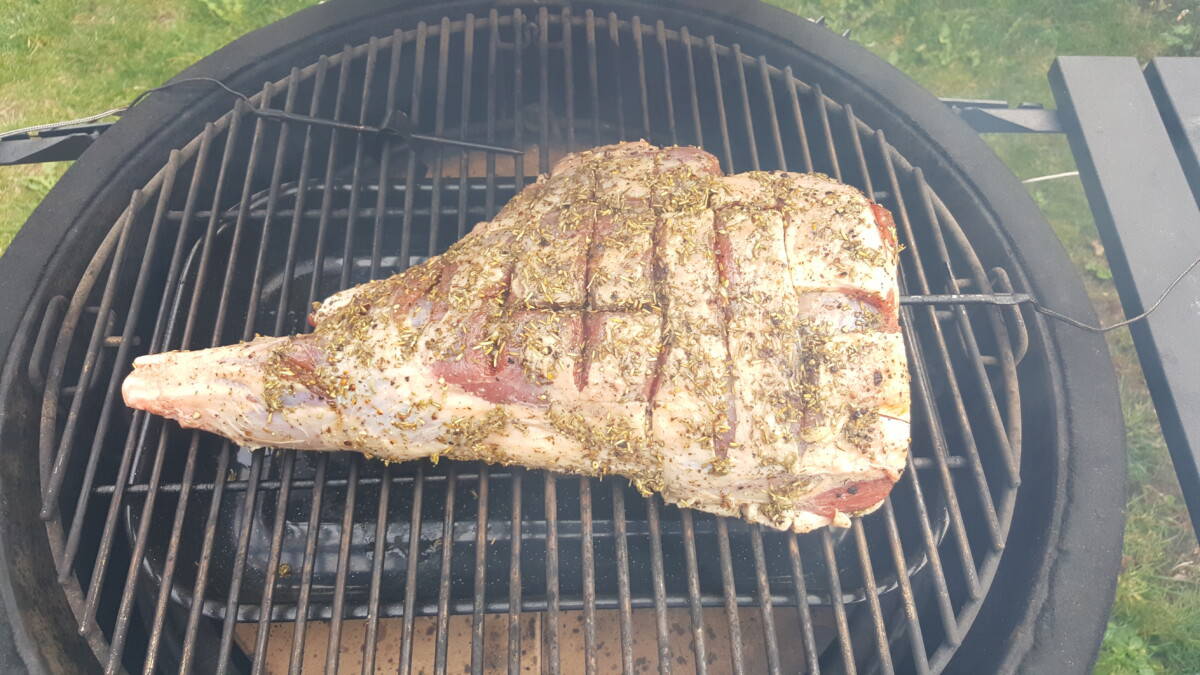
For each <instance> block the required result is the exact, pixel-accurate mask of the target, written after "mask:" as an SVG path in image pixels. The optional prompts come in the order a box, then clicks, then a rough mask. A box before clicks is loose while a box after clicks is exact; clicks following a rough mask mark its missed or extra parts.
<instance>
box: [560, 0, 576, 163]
mask: <svg viewBox="0 0 1200 675" xmlns="http://www.w3.org/2000/svg"><path fill="white" fill-rule="evenodd" d="M559 24H560V25H562V27H563V29H562V59H563V114H564V115H565V116H566V127H567V152H575V150H576V146H575V41H574V38H573V37H572V36H573V35H574V34H575V30H574V21H573V20H572V18H571V8H570V7H563V9H562V14H561V16H560V17H559Z"/></svg>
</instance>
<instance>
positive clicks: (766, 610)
mask: <svg viewBox="0 0 1200 675" xmlns="http://www.w3.org/2000/svg"><path fill="white" fill-rule="evenodd" d="M732 49H733V58H734V61H735V62H736V63H737V75H738V91H739V93H740V94H741V102H742V117H743V119H744V120H745V124H746V137H747V140H748V147H749V148H750V168H751V169H753V170H755V171H758V170H760V169H761V168H762V166H761V165H760V164H759V160H758V148H757V147H756V144H755V138H756V134H755V133H754V121H753V119H752V113H751V110H750V94H749V92H748V90H747V87H746V70H745V66H744V64H743V63H742V50H741V47H740V46H739V45H737V44H736V43H735V44H734V45H733V47H732ZM718 98H723V97H722V96H718ZM776 132H778V129H776ZM776 138H778V136H776ZM750 544H751V549H752V552H753V554H754V577H755V580H756V582H757V588H758V604H759V611H760V612H761V614H762V622H763V636H764V639H763V647H764V648H765V649H766V654H767V669H768V671H769V672H771V673H772V674H773V675H774V674H777V673H779V672H780V665H779V637H778V635H777V634H776V631H775V615H774V609H773V608H772V606H771V585H770V582H769V581H768V579H767V569H766V561H765V557H766V556H765V555H764V553H763V542H762V528H760V527H759V526H758V525H754V526H752V527H751V528H750Z"/></svg>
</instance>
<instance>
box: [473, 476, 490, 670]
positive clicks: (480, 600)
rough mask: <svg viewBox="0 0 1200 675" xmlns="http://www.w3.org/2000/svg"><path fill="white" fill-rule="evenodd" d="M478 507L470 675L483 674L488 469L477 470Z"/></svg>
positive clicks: (476, 515) (476, 513) (476, 514)
mask: <svg viewBox="0 0 1200 675" xmlns="http://www.w3.org/2000/svg"><path fill="white" fill-rule="evenodd" d="M479 474H480V475H479V488H478V494H479V505H478V508H477V509H476V512H475V523H476V527H475V589H474V591H475V595H474V603H473V604H472V605H471V673H472V675H480V674H481V673H483V659H484V653H483V609H484V602H485V601H486V599H487V598H486V593H487V543H488V542H487V522H488V497H489V494H488V487H489V481H488V476H487V474H488V468H487V466H486V465H484V466H482V467H480V468H479Z"/></svg>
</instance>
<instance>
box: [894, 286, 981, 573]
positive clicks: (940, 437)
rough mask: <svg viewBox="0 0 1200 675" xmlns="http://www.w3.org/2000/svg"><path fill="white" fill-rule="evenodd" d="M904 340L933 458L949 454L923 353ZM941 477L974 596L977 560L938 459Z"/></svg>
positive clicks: (907, 336) (907, 338) (906, 315)
mask: <svg viewBox="0 0 1200 675" xmlns="http://www.w3.org/2000/svg"><path fill="white" fill-rule="evenodd" d="M900 311H901V312H902V313H903V315H904V318H905V320H906V321H909V322H912V321H913V320H914V319H913V316H912V312H911V311H910V310H909V309H908V308H907V307H905V308H903V309H901V310H900ZM905 343H906V346H907V348H908V354H909V358H910V359H911V360H912V361H913V362H914V363H917V364H919V365H918V367H917V368H914V369H913V370H914V371H916V372H914V373H913V378H912V379H913V391H914V393H915V394H916V400H917V401H919V407H920V408H921V410H922V412H923V414H924V416H925V422H926V424H928V425H929V429H930V440H931V443H932V445H933V449H934V460H935V461H937V460H938V459H939V458H942V457H945V456H946V455H948V454H949V449H948V448H947V443H946V436H945V433H944V431H943V429H942V421H941V419H940V418H939V417H938V415H937V401H936V399H935V398H934V394H933V388H932V384H931V383H930V382H929V378H928V376H926V374H925V371H923V370H922V369H923V368H925V367H926V366H925V359H924V356H923V354H922V349H921V346H920V344H918V342H917V340H916V338H915V337H914V336H912V335H911V333H909V332H907V331H906V332H905ZM938 468H939V471H938V477H939V478H940V479H941V481H940V482H941V486H942V490H943V491H944V493H945V497H946V505H947V509H948V511H949V513H950V530H951V531H952V532H953V533H954V540H955V543H956V544H957V546H956V547H955V548H956V550H957V551H958V558H959V562H960V563H961V568H962V572H963V578H964V579H965V580H966V583H967V586H968V592H969V593H971V594H972V596H973V595H974V594H975V593H976V592H977V591H978V588H979V579H978V577H977V576H976V574H975V560H974V555H973V554H972V553H971V542H970V540H969V539H968V536H967V531H966V525H965V524H964V522H963V516H962V509H960V508H959V504H958V496H957V493H956V491H955V487H954V482H953V479H952V478H951V476H950V473H949V471H948V470H946V471H943V470H941V469H942V464H941V463H940V462H939V467H938Z"/></svg>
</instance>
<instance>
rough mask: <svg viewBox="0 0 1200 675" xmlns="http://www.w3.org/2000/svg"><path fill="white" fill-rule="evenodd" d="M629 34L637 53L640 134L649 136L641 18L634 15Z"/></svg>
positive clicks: (649, 127) (644, 52)
mask: <svg viewBox="0 0 1200 675" xmlns="http://www.w3.org/2000/svg"><path fill="white" fill-rule="evenodd" d="M630 25H631V31H630V33H631V35H632V36H633V51H634V53H635V54H637V73H638V94H640V97H639V100H640V101H641V103H642V135H643V136H644V137H646V138H651V137H652V136H653V134H652V133H651V129H652V127H651V126H650V103H649V98H648V95H647V92H646V47H645V45H644V44H643V42H642V19H641V17H639V16H637V15H636V14H635V15H634V17H633V19H632V20H631V21H630Z"/></svg>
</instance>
